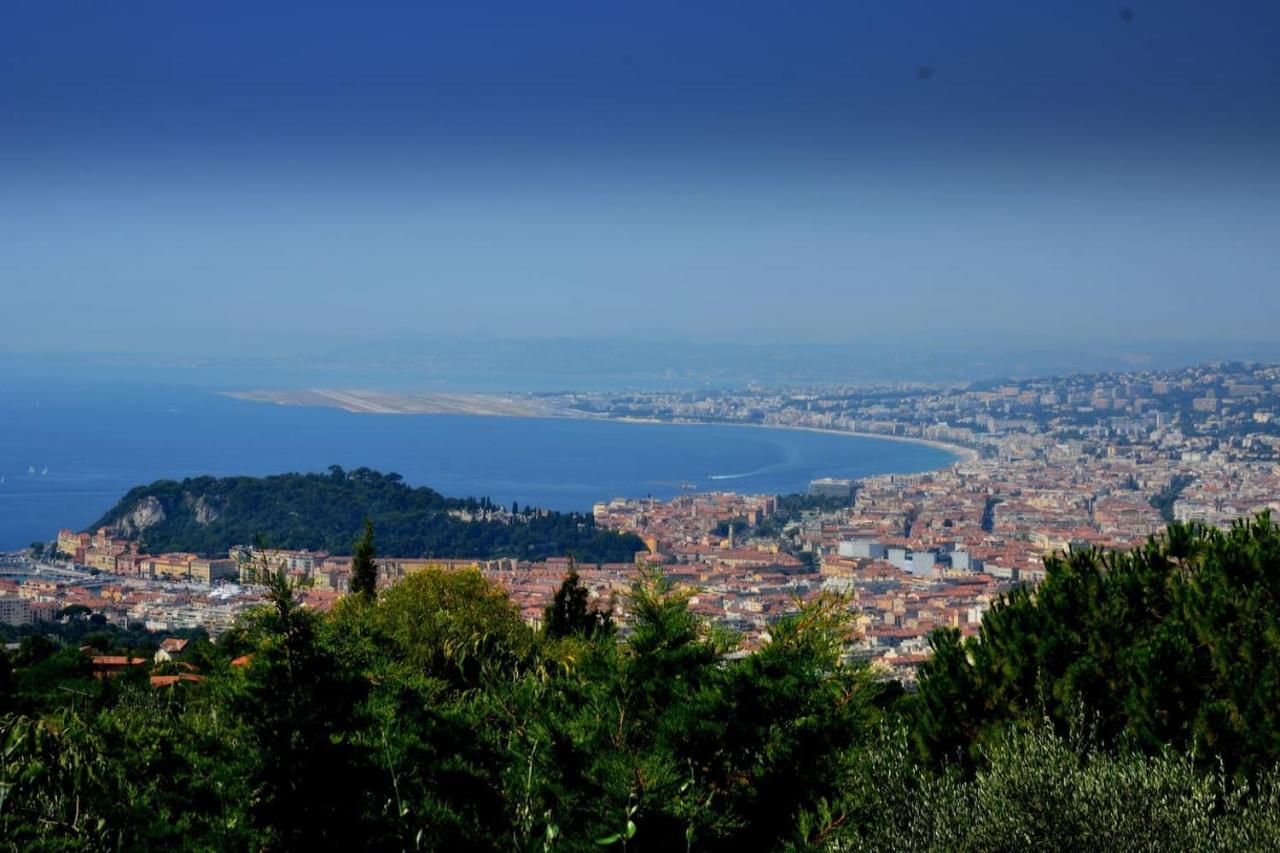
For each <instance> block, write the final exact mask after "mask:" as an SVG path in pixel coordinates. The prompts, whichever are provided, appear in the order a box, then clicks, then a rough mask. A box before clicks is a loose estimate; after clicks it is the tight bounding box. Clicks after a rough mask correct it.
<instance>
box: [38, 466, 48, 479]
mask: <svg viewBox="0 0 1280 853" xmlns="http://www.w3.org/2000/svg"><path fill="white" fill-rule="evenodd" d="M48 473H49V466H48V465H46V466H44V470H43V471H41V472H40V476H41V477H43V476H44V475H45V474H48Z"/></svg>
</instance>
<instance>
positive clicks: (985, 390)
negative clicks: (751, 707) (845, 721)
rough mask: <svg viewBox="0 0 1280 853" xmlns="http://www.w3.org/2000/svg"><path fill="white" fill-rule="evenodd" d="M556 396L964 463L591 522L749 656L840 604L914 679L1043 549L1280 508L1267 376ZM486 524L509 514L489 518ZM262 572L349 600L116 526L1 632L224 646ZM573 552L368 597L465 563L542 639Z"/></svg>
mask: <svg viewBox="0 0 1280 853" xmlns="http://www.w3.org/2000/svg"><path fill="white" fill-rule="evenodd" d="M564 402H565V404H569V405H573V406H575V407H577V408H578V409H580V410H582V411H590V412H593V413H595V414H596V415H597V416H605V417H612V418H642V419H657V420H664V421H677V422H712V421H721V422H735V423H737V422H741V423H754V424H759V425H763V426H775V427H793V428H794V427H799V428H811V429H823V430H833V431H841V432H857V433H868V434H875V435H883V436H892V437H897V438H901V439H904V440H927V441H932V442H938V443H942V444H944V445H946V446H948V447H949V448H952V449H954V450H955V452H956V453H957V456H958V460H957V461H956V462H955V463H954V464H953V465H951V466H950V467H947V468H944V469H942V470H938V471H933V472H927V473H920V474H906V475H894V474H886V475H881V476H875V477H868V478H864V479H860V480H857V481H853V480H841V479H832V478H826V479H821V480H817V481H814V482H813V483H811V484H810V487H809V494H808V495H807V496H803V495H791V496H781V497H780V496H773V495H769V496H759V495H738V494H733V493H729V492H696V491H692V490H690V491H689V492H688V493H686V494H683V495H681V496H679V497H676V498H674V499H671V500H667V501H661V500H656V499H651V498H616V499H613V500H610V501H602V502H600V503H597V504H596V505H595V507H594V508H593V514H594V517H595V521H596V524H597V526H598V527H600V528H604V529H608V530H615V531H620V532H628V533H634V534H636V535H637V536H638V537H639V538H640V539H641V540H643V541H644V543H645V545H646V548H647V550H645V551H642V552H640V553H638V554H637V555H636V563H643V564H647V565H650V566H655V567H661V568H662V570H663V571H664V572H665V573H666V575H667V576H668V577H670V578H671V579H672V580H674V581H675V582H676V583H678V584H680V585H683V586H687V587H690V588H692V589H694V590H696V594H695V596H694V597H693V598H692V599H691V601H690V605H691V607H692V609H693V610H694V611H695V612H697V613H698V614H700V615H703V616H706V617H708V618H709V619H710V620H712V621H713V622H716V623H719V624H722V625H723V626H725V627H726V628H729V629H731V630H733V631H735V632H737V633H739V634H740V635H741V636H742V637H743V639H744V642H745V647H746V648H751V647H754V646H758V645H759V643H761V642H762V641H764V640H766V639H767V637H768V635H769V628H770V625H771V624H773V623H774V622H775V621H776V620H777V619H778V618H779V617H780V616H782V615H783V614H785V613H788V612H792V611H794V610H795V608H796V607H797V606H798V604H799V603H800V602H803V601H805V600H811V599H813V598H814V597H815V596H817V595H818V594H819V593H821V592H823V591H827V592H832V591H834V592H837V593H840V594H842V595H844V596H846V600H847V606H848V608H850V609H851V610H852V611H853V612H854V613H855V614H856V619H857V625H858V629H859V630H858V642H857V644H856V646H855V648H854V650H853V652H854V654H856V655H857V656H859V657H863V658H865V659H868V660H871V661H873V662H874V663H875V664H876V665H877V666H878V667H879V668H881V669H882V670H883V671H885V672H887V673H891V674H892V675H893V676H894V677H896V678H899V679H901V680H902V681H903V682H905V683H907V684H910V683H911V682H912V681H913V680H914V677H915V676H914V673H915V669H916V668H917V667H918V666H919V664H920V663H921V662H922V661H923V660H925V659H926V656H927V651H928V636H929V634H930V632H932V631H933V630H934V629H935V628H938V627H955V628H958V629H960V631H961V632H962V633H964V634H969V633H972V632H974V631H975V630H976V629H977V626H978V625H979V623H980V621H981V619H982V615H983V613H984V612H985V611H986V610H987V609H988V607H989V606H990V604H991V603H992V601H994V600H995V599H996V598H997V597H998V596H999V595H1000V594H1001V593H1003V592H1005V591H1007V590H1008V589H1009V588H1010V586H1011V585H1013V584H1016V583H1031V584H1034V583H1036V582H1037V581H1038V580H1039V579H1040V578H1041V577H1042V576H1043V571H1044V568H1043V558H1044V557H1045V555H1046V554H1048V553H1051V552H1058V551H1065V550H1068V549H1072V548H1088V547H1098V548H1122V547H1127V546H1132V545H1135V544H1138V543H1141V542H1142V541H1144V540H1145V539H1146V538H1147V537H1148V536H1150V535H1152V534H1154V533H1157V532H1158V531H1160V530H1161V529H1162V527H1163V526H1164V525H1165V524H1166V523H1167V522H1169V521H1172V520H1175V519H1176V520H1180V521H1185V520H1199V521H1205V522H1207V523H1209V524H1213V525H1219V526H1225V525H1228V524H1229V523H1230V522H1232V521H1233V520H1235V519H1238V518H1240V517H1242V516H1247V515H1250V514H1253V513H1256V512H1259V511H1262V510H1266V509H1280V470H1278V468H1277V465H1276V460H1277V459H1278V458H1280V366H1276V365H1260V364H1240V363H1234V364H1206V365H1201V366H1196V367H1191V368H1186V369H1182V370H1175V371H1160V372H1141V371H1135V372H1128V373H1114V374H1103V375H1089V376H1067V377H1062V378H1044V379H1031V380H1021V381H1009V382H1005V383H995V384H990V385H989V386H983V387H966V386H947V387H933V386H929V387H923V386H910V385H894V386H887V385H886V386H875V387H864V388H822V389H817V388H813V389H805V390H796V389H790V390H769V389H755V388H752V389H748V390H745V391H740V392H714V393H693V394H690V393H680V394H667V393H662V394H656V393H655V394H646V395H626V396H621V395H592V396H583V395H576V396H575V397H573V398H572V399H571V400H565V401H564ZM488 513H489V515H490V516H491V517H494V518H496V517H507V514H506V512H505V510H501V509H498V508H493V509H491V510H489V511H488ZM513 523H514V522H513ZM131 532H135V533H136V532H137V531H131ZM264 556H265V557H266V558H267V559H269V560H270V561H271V562H272V564H273V565H275V566H279V567H283V568H286V569H287V570H288V571H289V572H290V573H291V574H293V575H294V576H295V577H296V578H298V579H299V580H300V581H302V582H304V584H305V586H304V587H303V592H302V598H303V601H304V602H305V603H306V605H307V606H309V607H313V608H316V609H319V610H327V609H329V608H331V607H332V606H333V603H334V601H335V600H336V598H337V597H338V596H340V595H341V594H343V593H344V592H345V591H346V589H347V586H348V581H349V573H350V567H351V558H350V556H349V555H342V554H328V553H313V552H307V551H280V550H269V551H266V552H265V554H264V553H258V552H256V551H255V550H254V549H253V548H251V547H248V546H246V547H245V548H244V549H238V550H237V551H236V552H233V553H229V554H215V555H211V554H195V553H166V554H145V553H141V552H140V551H139V548H138V545H137V542H136V540H135V539H133V538H130V537H127V536H124V535H122V531H119V530H108V529H103V530H98V531H93V532H76V531H72V530H62V531H59V533H58V535H57V538H56V541H54V542H52V543H50V545H49V546H48V553H47V554H45V553H37V554H32V555H11V557H10V558H9V559H8V560H7V561H6V566H7V569H6V575H7V577H3V578H0V621H3V622H6V623H8V624H10V625H18V624H27V623H32V622H36V621H41V620H50V619H56V618H59V616H60V614H62V618H84V617H85V616H86V615H88V614H99V615H100V617H101V618H103V619H105V621H107V622H110V623H113V624H117V625H120V626H122V627H123V626H127V625H130V624H138V623H140V624H142V625H144V626H145V627H146V628H147V629H148V630H152V631H159V632H165V631H176V630H183V629H193V628H203V629H205V630H206V631H208V632H209V633H210V634H211V635H213V636H215V637H216V636H217V635H218V634H220V633H221V632H223V631H225V630H227V629H228V628H229V627H230V626H231V625H233V624H234V622H235V620H236V619H237V618H238V617H239V616H240V615H242V614H243V613H244V611H245V610H246V609H248V608H250V607H252V606H254V605H256V604H258V603H260V602H261V600H262V596H261V592H260V590H259V589H257V588H256V587H255V585H254V584H253V583H251V582H250V581H251V580H252V579H251V578H248V577H244V576H242V575H243V573H244V567H245V566H246V565H253V564H255V563H256V562H258V561H260V559H261V558H262V557H264ZM33 558H35V559H33ZM50 558H52V559H50ZM571 558H572V555H570V554H562V555H559V556H556V557H551V558H548V559H545V560H542V561H537V562H531V561H521V560H515V559H438V558H433V557H431V556H430V555H427V556H413V557H402V556H396V555H384V556H382V557H380V558H379V561H378V567H379V583H380V585H382V586H387V585H390V584H393V583H395V582H396V581H397V580H399V579H400V578H403V577H405V576H406V575H410V574H413V573H415V572H418V571H422V570H423V569H425V568H428V567H436V568H444V569H456V568H460V567H471V568H474V569H476V570H478V571H480V572H481V573H483V575H484V576H485V577H486V578H488V579H490V580H492V581H494V582H496V583H498V584H499V585H501V586H502V587H503V588H505V589H506V590H507V591H508V592H509V593H510V595H511V596H512V599H513V601H514V602H515V604H516V605H517V607H518V608H519V610H520V612H521V614H522V615H523V617H524V618H525V620H526V621H527V622H529V623H530V624H535V625H536V624H537V623H538V622H539V621H540V620H541V618H542V614H543V612H544V609H545V607H546V606H547V604H548V603H549V602H550V600H551V597H552V596H553V594H554V593H555V591H556V589H557V588H558V586H559V584H560V582H561V580H562V579H563V577H564V576H565V574H566V573H567V571H568V570H569V568H570V565H571ZM575 568H576V571H577V572H578V573H579V575H580V576H581V578H582V580H583V582H584V583H585V584H586V586H587V587H588V588H589V589H590V591H591V595H592V598H593V600H594V601H595V602H596V604H597V606H600V607H607V608H615V609H616V610H617V616H618V618H619V619H621V620H623V621H624V622H625V618H626V614H625V612H624V611H623V607H622V604H621V602H622V600H623V593H624V592H625V590H626V588H627V586H628V584H629V583H630V582H631V579H632V578H633V576H634V574H635V571H636V564H635V563H616V564H581V563H580V564H577V565H576V566H575ZM68 608H70V610H68ZM67 613H73V614H75V616H74V617H71V616H66V615H65V614H67Z"/></svg>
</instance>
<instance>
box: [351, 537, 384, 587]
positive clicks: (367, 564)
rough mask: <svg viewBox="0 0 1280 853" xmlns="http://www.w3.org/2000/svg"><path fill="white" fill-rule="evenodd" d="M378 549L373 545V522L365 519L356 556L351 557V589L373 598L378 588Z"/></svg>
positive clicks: (357, 542) (356, 548) (357, 544)
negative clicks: (375, 560) (375, 559)
mask: <svg viewBox="0 0 1280 853" xmlns="http://www.w3.org/2000/svg"><path fill="white" fill-rule="evenodd" d="M377 554H378V552H377V550H376V549H375V548H374V546H373V522H372V521H370V520H369V519H367V518H366V519H365V520H364V535H363V536H361V537H360V538H359V539H358V540H357V541H356V547H355V556H353V557H352V558H351V591H352V592H353V593H355V594H357V595H364V596H368V597H370V598H372V597H373V596H374V594H375V593H376V592H377V589H378V566H377V564H376V563H375V562H374V558H375V557H377Z"/></svg>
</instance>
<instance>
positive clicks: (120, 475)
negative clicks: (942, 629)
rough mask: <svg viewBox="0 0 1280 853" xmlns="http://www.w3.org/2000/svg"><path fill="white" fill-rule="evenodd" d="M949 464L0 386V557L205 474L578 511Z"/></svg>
mask: <svg viewBox="0 0 1280 853" xmlns="http://www.w3.org/2000/svg"><path fill="white" fill-rule="evenodd" d="M952 461H954V457H953V456H952V455H951V454H949V453H947V452H946V451H943V450H940V449H937V448H933V447H927V446H922V445H916V444H907V443H903V442H892V441H882V440H877V439H868V438H860V437H854V436H841V435H830V434H823V433H814V432H806V431H800V430H785V429H758V428H748V427H735V426H682V425H667V424H628V423H617V422H606V421H587V420H562V419H543V418H498V417H481V416H465V415H370V414H353V413H350V412H344V411H341V410H338V409H324V408H298V407H285V406H276V405H272V404H265V403H253V402H247V401H242V400H235V399H231V398H229V397H225V396H222V395H219V394H217V393H215V392H214V391H212V390H208V389H201V388H191V387H172V386H164V387H162V386H155V385H138V384H125V383H96V384H86V385H76V384H74V383H70V382H65V381H48V380H45V381H40V382H33V381H22V382H19V381H13V380H10V381H4V380H3V379H0V477H3V478H4V482H3V483H0V550H8V549H14V548H19V547H24V546H26V545H27V544H29V543H31V542H33V541H36V540H47V539H50V538H52V537H53V536H54V534H55V532H56V531H57V529H58V528H60V527H71V528H75V529H81V528H84V527H85V526H87V525H88V524H90V523H92V522H93V521H95V520H96V519H97V518H98V517H99V516H100V515H101V514H102V513H103V512H105V511H106V510H107V509H108V508H110V507H111V506H112V505H113V504H114V503H115V502H116V501H117V500H118V499H119V498H120V496H121V495H123V494H124V493H125V492H126V491H128V490H129V489H130V488H132V487H133V486H136V485H141V484H144V483H148V482H151V481H152V480H156V479H161V478H172V479H181V478H183V477H190V476H199V475H203V474H211V475H215V476H226V475H231V474H249V475H264V474H277V473H283V472H287V471H323V470H325V469H326V468H327V467H328V466H329V465H334V464H336V465H341V466H343V467H344V468H348V469H350V468H356V467H360V466H367V467H370V468H376V469H378V470H381V471H395V472H397V473H399V474H401V475H402V476H404V478H405V479H406V481H408V482H409V483H410V484H412V485H424V486H430V487H431V488H434V489H436V490H437V491H440V492H442V493H444V494H446V495H450V496H454V497H467V496H474V497H482V496H488V497H490V498H492V499H493V500H494V501H496V502H498V503H501V504H510V503H511V502H512V501H519V503H520V504H521V506H524V505H526V504H533V505H536V506H542V507H547V508H550V509H560V510H587V511H589V510H590V508H591V505H592V504H593V503H594V502H596V501H600V500H608V499H610V498H613V497H623V496H625V497H643V496H645V495H655V496H659V497H670V496H672V495H675V494H678V493H680V491H681V489H680V484H681V483H692V484H694V485H696V486H697V487H698V488H699V489H700V490H716V489H719V490H726V491H728V490H731V491H738V492H746V493H774V494H782V493H788V492H796V491H804V490H805V489H806V487H807V485H808V482H809V481H810V480H811V479H814V478H817V477H827V476H831V477H860V476H867V475H871V474H876V473H891V472H892V473H906V472H916V471H924V470H930V469H934V468H940V467H943V466H946V465H948V464H950V463H951V462H952ZM32 468H34V473H30V469H32ZM46 469H47V473H45V470H46Z"/></svg>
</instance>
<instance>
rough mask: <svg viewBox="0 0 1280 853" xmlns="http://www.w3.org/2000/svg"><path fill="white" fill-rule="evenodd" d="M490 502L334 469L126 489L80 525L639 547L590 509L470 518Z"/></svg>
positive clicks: (156, 535) (487, 552)
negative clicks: (513, 518)
mask: <svg viewBox="0 0 1280 853" xmlns="http://www.w3.org/2000/svg"><path fill="white" fill-rule="evenodd" d="M140 508H145V509H146V513H145V518H144V519H141V520H139V519H138V518H135V516H136V515H137V510H139V509H140ZM491 508H492V505H491V504H490V503H489V501H488V499H483V500H479V501H478V500H476V499H474V498H466V499H458V498H446V497H444V496H443V495H441V494H439V493H438V492H435V491H433V490H431V489H428V488H423V487H418V488H414V487H411V486H409V485H407V484H405V482H404V481H403V478H401V476H400V475H399V474H394V473H391V474H383V473H380V472H378V471H373V470H370V469H369V468H356V469H353V470H350V471H346V470H343V469H342V468H340V467H338V466H336V465H335V466H332V467H331V468H330V469H329V471H328V473H325V474H279V475H275V476H271V477H224V478H215V477H194V478H190V479H186V480H182V481H175V480H159V481H156V482H154V483H151V484H149V485H146V486H138V487H137V488H135V489H132V490H130V491H129V492H128V493H127V494H126V495H125V496H124V497H123V498H121V499H120V501H119V502H118V503H117V504H116V505H115V506H114V507H112V508H111V509H110V510H108V511H107V513H106V514H105V515H103V516H102V518H100V519H99V520H98V521H97V522H95V523H94V524H93V525H91V528H90V529H97V528H98V527H117V528H120V529H125V530H127V531H128V532H130V534H131V535H133V536H134V537H136V538H138V539H139V540H140V542H141V544H142V546H143V547H144V548H145V549H146V550H148V551H152V552H159V551H192V552H196V553H200V554H225V553H227V552H228V551H229V550H230V549H231V548H234V547H236V546H238V545H243V544H244V543H246V542H252V541H254V539H255V537H257V536H259V535H261V536H264V537H266V538H267V539H268V540H269V541H270V542H271V544H272V545H273V546H275V547H277V548H289V549H300V548H306V549H310V550H313V551H328V552H329V553H332V554H343V553H346V552H347V550H348V549H349V548H351V538H350V537H351V531H353V530H359V529H361V528H362V527H363V524H364V519H366V518H376V519H378V520H379V523H378V545H379V548H380V549H381V550H382V552H383V553H384V554H394V555H396V556H400V557H420V556H432V557H466V558H481V559H488V558H494V557H518V558H521V559H542V558H545V557H547V556H549V555H552V554H561V553H565V552H572V553H574V554H577V555H578V556H579V557H580V558H582V559H583V560H589V561H591V562H601V563H614V562H622V563H630V562H632V560H634V559H635V555H636V553H637V552H638V551H642V550H644V543H643V542H641V541H640V540H639V539H638V538H637V537H636V536H634V535H631V534H620V533H616V532H613V531H609V530H600V529H597V528H596V526H595V520H594V519H593V518H592V516H591V514H590V513H586V514H583V513H573V512H570V513H560V512H527V511H526V512H524V513H522V514H521V515H520V516H519V519H518V523H506V521H502V520H496V519H493V520H485V519H483V518H481V519H479V520H475V519H474V515H475V514H476V513H477V511H479V510H481V509H491ZM468 517H471V518H472V520H467V519H468Z"/></svg>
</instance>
